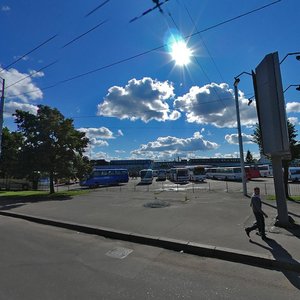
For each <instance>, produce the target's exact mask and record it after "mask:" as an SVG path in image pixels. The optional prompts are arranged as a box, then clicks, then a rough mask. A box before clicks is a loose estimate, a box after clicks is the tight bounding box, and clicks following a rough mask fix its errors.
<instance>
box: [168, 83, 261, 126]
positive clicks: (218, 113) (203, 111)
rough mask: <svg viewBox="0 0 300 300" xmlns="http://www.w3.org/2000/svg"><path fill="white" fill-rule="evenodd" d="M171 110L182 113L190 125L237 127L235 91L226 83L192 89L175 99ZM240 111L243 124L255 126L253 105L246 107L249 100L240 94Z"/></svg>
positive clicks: (255, 115) (255, 118)
mask: <svg viewBox="0 0 300 300" xmlns="http://www.w3.org/2000/svg"><path fill="white" fill-rule="evenodd" d="M174 108H175V109H178V110H180V111H181V112H184V113H185V116H186V119H187V121H188V122H190V123H198V124H204V125H207V124H210V125H213V126H216V127H219V128H223V127H228V128H234V127H236V126H237V122H236V108H235V100H234V92H233V90H232V89H230V88H229V86H228V84H226V83H221V84H216V83H211V84H207V85H205V86H203V87H199V86H193V87H191V88H190V91H189V92H188V93H187V94H185V95H183V96H181V97H178V98H177V99H175V101H174ZM239 109H240V119H241V123H242V125H244V126H250V125H253V124H255V123H257V114H256V109H255V104H253V105H251V106H248V99H246V98H245V97H244V94H243V93H242V92H241V91H239Z"/></svg>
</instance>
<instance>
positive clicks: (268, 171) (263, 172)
mask: <svg viewBox="0 0 300 300" xmlns="http://www.w3.org/2000/svg"><path fill="white" fill-rule="evenodd" d="M257 167H258V170H259V174H260V176H261V177H272V176H273V169H272V166H271V165H258V166H257Z"/></svg>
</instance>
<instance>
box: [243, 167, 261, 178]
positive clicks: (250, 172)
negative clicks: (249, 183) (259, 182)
mask: <svg viewBox="0 0 300 300" xmlns="http://www.w3.org/2000/svg"><path fill="white" fill-rule="evenodd" d="M245 172H246V178H247V180H251V179H253V178H259V177H260V173H259V169H258V167H257V166H254V165H253V166H245Z"/></svg>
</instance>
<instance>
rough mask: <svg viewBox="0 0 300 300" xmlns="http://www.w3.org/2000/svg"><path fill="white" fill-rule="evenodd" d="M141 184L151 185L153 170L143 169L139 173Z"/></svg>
mask: <svg viewBox="0 0 300 300" xmlns="http://www.w3.org/2000/svg"><path fill="white" fill-rule="evenodd" d="M140 177H141V183H152V181H153V170H152V169H143V170H141V171H140Z"/></svg>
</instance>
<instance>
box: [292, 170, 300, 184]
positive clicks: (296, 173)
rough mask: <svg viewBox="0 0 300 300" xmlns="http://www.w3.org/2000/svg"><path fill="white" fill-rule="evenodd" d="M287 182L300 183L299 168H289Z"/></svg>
mask: <svg viewBox="0 0 300 300" xmlns="http://www.w3.org/2000/svg"><path fill="white" fill-rule="evenodd" d="M289 180H291V181H293V182H296V181H300V167H289Z"/></svg>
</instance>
